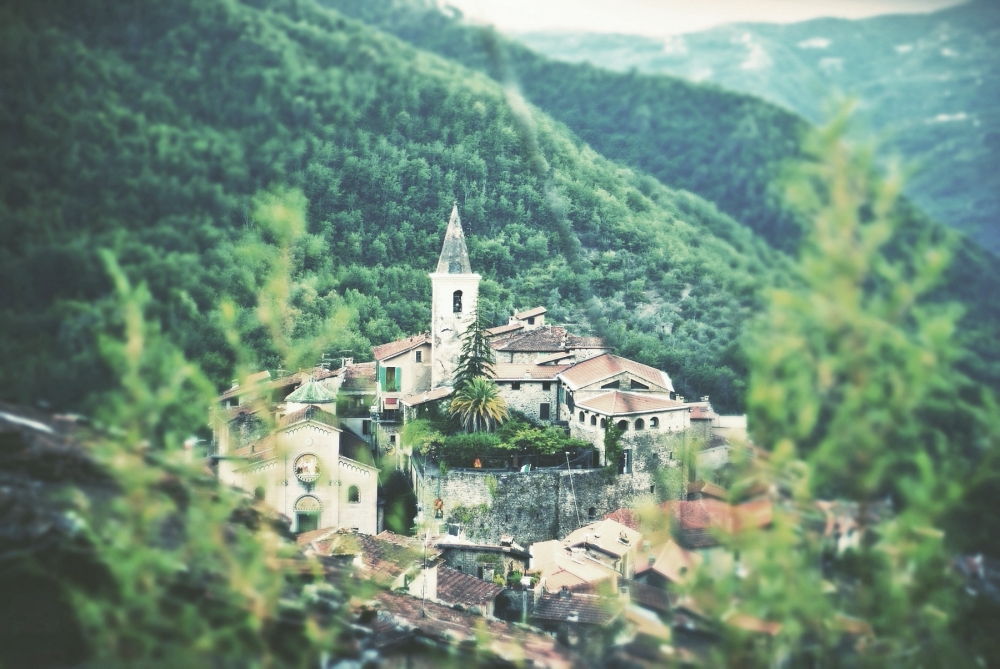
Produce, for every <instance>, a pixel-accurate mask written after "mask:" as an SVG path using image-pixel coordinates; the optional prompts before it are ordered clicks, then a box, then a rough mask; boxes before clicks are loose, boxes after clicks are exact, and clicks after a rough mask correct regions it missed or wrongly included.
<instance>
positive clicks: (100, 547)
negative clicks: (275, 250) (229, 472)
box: [5, 252, 333, 667]
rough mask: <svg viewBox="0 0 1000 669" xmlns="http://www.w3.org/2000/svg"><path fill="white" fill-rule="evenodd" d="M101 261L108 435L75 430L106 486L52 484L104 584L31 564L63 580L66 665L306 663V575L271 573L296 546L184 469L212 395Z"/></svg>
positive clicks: (309, 644)
mask: <svg viewBox="0 0 1000 669" xmlns="http://www.w3.org/2000/svg"><path fill="white" fill-rule="evenodd" d="M102 257H103V258H104V260H105V263H106V266H107V268H108V273H109V275H110V278H111V282H112V285H113V286H114V290H115V293H114V296H113V298H111V299H112V300H113V304H114V305H116V306H115V309H114V310H113V311H112V312H111V316H112V322H113V323H114V324H116V327H115V328H113V329H112V330H109V331H108V332H107V333H105V334H104V335H103V336H102V337H101V340H100V349H101V351H102V353H103V354H104V355H105V356H106V359H107V361H108V365H109V367H110V369H111V370H113V372H114V373H115V374H116V375H117V376H118V377H119V378H120V379H121V382H120V384H119V386H118V388H117V389H115V390H112V391H109V392H108V393H107V394H105V395H104V396H103V397H102V398H101V404H100V407H99V412H98V415H99V417H100V421H101V422H102V423H103V424H105V425H107V426H108V427H107V428H106V429H99V430H94V431H92V432H89V433H86V434H81V435H80V436H81V438H82V439H83V440H84V443H83V445H82V447H81V448H83V449H85V451H86V453H87V456H88V457H91V458H93V459H94V460H95V461H96V463H97V464H98V465H99V467H101V468H102V469H103V470H104V471H105V472H106V473H107V474H108V475H109V477H110V478H111V480H112V481H113V484H112V485H110V486H109V489H107V490H105V491H102V492H100V493H99V494H96V495H95V494H90V493H86V492H85V491H83V490H81V489H80V488H77V487H75V486H74V479H73V477H65V478H63V479H62V480H61V481H53V483H55V484H61V488H60V489H59V492H57V493H56V495H57V496H58V497H60V498H62V499H64V500H67V501H68V502H69V503H70V505H71V507H72V511H69V512H68V513H69V514H70V515H69V516H67V517H72V518H73V523H74V524H75V528H76V529H75V530H74V539H73V541H74V542H77V543H78V545H80V546H86V547H87V554H88V558H87V559H88V561H91V562H94V563H96V564H98V565H99V566H100V572H101V574H102V578H101V579H100V580H101V582H100V583H98V582H86V581H83V580H78V579H76V578H75V577H74V576H73V573H74V569H75V568H67V566H66V563H61V562H59V561H56V562H54V563H53V564H51V565H45V566H43V565H42V564H41V563H38V564H34V565H30V566H29V568H28V572H29V573H34V574H42V573H44V572H45V570H46V569H51V570H52V571H51V573H49V574H47V577H48V578H49V579H50V580H51V581H52V582H54V583H58V584H60V586H59V587H60V589H61V596H64V597H65V599H66V602H65V604H64V606H66V607H68V609H69V610H70V612H71V613H70V616H69V617H70V618H71V619H72V620H74V624H75V625H77V626H78V630H79V634H80V636H81V637H82V638H83V639H84V640H85V642H84V646H85V649H84V650H83V651H81V652H82V655H81V656H79V657H73V658H71V659H72V662H71V663H72V664H74V665H77V664H79V665H80V666H95V667H96V666H100V667H119V666H120V667H131V666H144V667H175V666H188V667H237V666H239V667H243V666H248V665H249V666H259V667H263V666H315V664H316V663H317V662H318V661H319V656H320V648H322V647H330V645H331V644H332V643H333V637H332V636H331V635H332V631H331V630H329V629H326V628H325V626H324V624H322V620H321V616H320V614H319V612H318V609H315V608H314V607H313V606H312V605H311V604H310V603H309V601H310V598H309V597H308V596H307V595H306V593H305V592H304V591H303V590H302V584H303V582H308V580H309V579H308V577H306V578H305V579H304V581H300V582H298V584H296V583H294V582H292V581H286V579H285V575H284V574H283V573H282V571H281V570H278V569H275V565H276V564H277V562H278V561H279V560H281V559H283V558H286V557H290V556H293V555H295V554H297V552H298V551H297V549H296V547H295V545H294V543H293V542H291V541H290V540H289V539H290V538H289V537H288V536H287V534H286V533H287V528H286V527H285V528H283V527H282V525H281V523H280V522H279V521H278V520H277V518H274V517H272V516H269V512H268V511H267V510H266V509H263V508H258V507H255V506H251V504H250V502H249V500H247V499H246V498H245V497H244V496H243V495H241V494H239V493H236V492H234V491H232V490H230V489H229V488H228V487H227V486H223V485H220V484H219V483H218V482H217V481H216V479H215V478H214V477H212V476H206V474H205V472H204V468H203V463H201V462H198V461H195V462H191V461H190V457H189V455H188V453H187V452H186V450H185V448H184V447H183V442H184V441H185V440H186V439H187V438H188V437H189V435H190V432H188V430H189V429H190V428H191V426H193V425H198V424H200V423H201V422H203V416H204V410H205V407H206V406H207V405H208V403H209V402H210V401H211V399H212V396H213V395H214V389H213V388H212V386H211V384H209V383H208V382H207V380H206V379H205V378H204V376H203V375H202V374H201V372H200V371H199V370H198V369H197V367H196V366H194V365H193V364H191V363H189V362H187V361H186V360H185V359H184V357H183V355H182V354H181V353H180V351H178V349H177V348H176V347H175V346H174V345H172V344H171V343H170V342H169V341H168V340H166V338H165V337H164V336H163V334H162V332H161V330H160V327H159V324H158V323H156V322H153V321H150V320H149V319H148V314H149V312H150V310H151V308H152V302H151V300H150V296H149V291H148V289H147V287H146V286H145V285H144V284H139V285H138V286H135V287H133V285H132V283H131V282H130V281H129V279H128V278H127V277H126V276H125V275H124V273H123V272H122V271H121V269H120V268H119V266H118V263H117V262H116V260H115V259H114V256H113V255H112V254H111V253H109V252H104V253H102ZM199 414H200V416H199ZM10 568H15V569H16V565H10V564H9V565H8V569H10ZM15 573H16V571H15ZM313 601H318V600H316V598H313ZM283 607H286V608H287V607H293V608H295V609H296V610H297V612H298V614H299V615H301V619H300V620H301V624H292V625H289V624H288V622H287V619H286V616H287V614H286V612H285V611H283ZM9 614H10V612H7V613H5V615H9ZM307 629H308V631H307ZM62 641H63V640H62V639H59V640H55V641H54V642H55V643H62ZM39 650H42V651H43V652H44V649H37V648H36V649H35V651H36V652H37V651H39ZM43 656H44V655H43Z"/></svg>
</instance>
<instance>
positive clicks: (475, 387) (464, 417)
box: [448, 376, 508, 432]
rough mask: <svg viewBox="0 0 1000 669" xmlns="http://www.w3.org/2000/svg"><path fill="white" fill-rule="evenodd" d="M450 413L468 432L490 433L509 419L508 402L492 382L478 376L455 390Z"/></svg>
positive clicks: (449, 408)
mask: <svg viewBox="0 0 1000 669" xmlns="http://www.w3.org/2000/svg"><path fill="white" fill-rule="evenodd" d="M448 411H449V412H450V413H451V414H452V415H455V416H458V417H459V419H460V420H461V422H462V427H463V428H464V429H465V431H466V432H489V431H491V430H493V429H494V428H495V427H496V426H497V425H500V424H502V423H503V422H504V421H505V420H507V418H508V413H507V401H506V400H504V398H502V397H501V396H500V391H499V390H498V389H497V385H496V384H495V383H493V381H492V380H490V379H488V378H486V377H484V376H477V377H475V378H473V379H471V380H470V381H469V382H468V383H466V384H465V385H464V386H462V387H461V388H457V389H456V390H455V394H454V395H453V396H452V399H451V404H450V405H449V406H448Z"/></svg>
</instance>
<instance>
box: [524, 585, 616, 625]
mask: <svg viewBox="0 0 1000 669" xmlns="http://www.w3.org/2000/svg"><path fill="white" fill-rule="evenodd" d="M622 608H623V603H622V602H621V601H620V600H615V599H609V598H606V597H601V596H599V595H584V594H577V593H572V592H568V593H562V592H560V593H554V594H546V595H542V596H541V597H539V598H538V601H537V602H535V610H534V612H533V613H532V614H531V617H532V618H536V619H538V620H557V621H560V622H573V623H582V624H584V625H607V624H608V623H610V622H611V621H612V620H614V619H615V618H616V617H617V616H618V614H619V613H620V612H621V610H622Z"/></svg>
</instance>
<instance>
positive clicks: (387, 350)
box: [372, 332, 431, 361]
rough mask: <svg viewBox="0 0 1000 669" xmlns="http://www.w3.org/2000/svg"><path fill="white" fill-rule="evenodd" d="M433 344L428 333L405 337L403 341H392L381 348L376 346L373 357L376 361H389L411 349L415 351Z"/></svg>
mask: <svg viewBox="0 0 1000 669" xmlns="http://www.w3.org/2000/svg"><path fill="white" fill-rule="evenodd" d="M430 343H431V335H430V333H428V332H425V333H423V334H418V335H411V336H409V337H404V338H403V339H397V340H396V341H391V342H389V343H388V344H382V345H380V346H375V347H374V348H372V355H374V356H375V359H376V360H379V361H381V360H387V359H388V358H391V357H393V356H397V355H399V354H400V353H405V352H406V351H409V350H411V349H415V348H417V347H418V346H422V345H424V344H430Z"/></svg>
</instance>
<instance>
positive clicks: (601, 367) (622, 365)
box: [562, 353, 674, 391]
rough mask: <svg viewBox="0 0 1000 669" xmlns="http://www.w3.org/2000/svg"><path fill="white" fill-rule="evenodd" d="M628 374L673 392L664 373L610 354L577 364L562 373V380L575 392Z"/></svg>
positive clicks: (668, 378) (671, 384) (671, 385)
mask: <svg viewBox="0 0 1000 669" xmlns="http://www.w3.org/2000/svg"><path fill="white" fill-rule="evenodd" d="M622 372H628V373H630V374H632V375H633V376H635V377H638V378H640V379H642V380H643V381H647V382H648V383H649V384H650V385H653V386H656V387H658V388H661V389H663V390H666V391H673V389H674V386H673V383H671V381H670V377H669V376H667V373H666V372H661V371H660V370H658V369H656V368H655V367H650V366H649V365H644V364H642V363H640V362H636V361H634V360H629V359H628V358H621V357H619V356H617V355H612V354H611V353H604V354H601V355H599V356H596V357H593V358H590V359H589V360H584V361H583V362H578V363H577V364H575V365H573V367H572V368H571V369H569V370H567V371H566V372H563V375H562V379H563V381H564V382H565V383H566V385H567V386H569V388H570V390H576V389H577V388H582V387H583V386H589V385H591V384H593V383H597V382H599V381H602V380H604V379H606V378H608V377H611V376H615V375H616V374H621V373H622Z"/></svg>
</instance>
